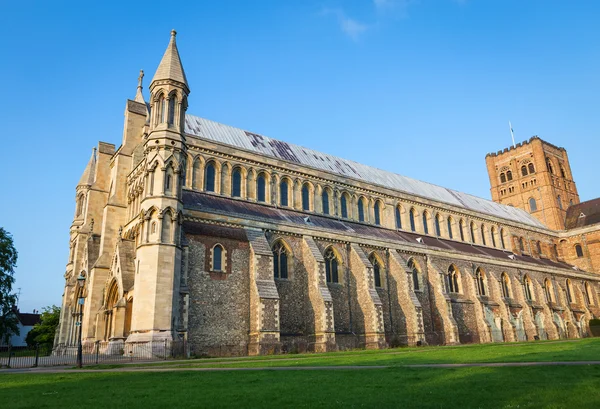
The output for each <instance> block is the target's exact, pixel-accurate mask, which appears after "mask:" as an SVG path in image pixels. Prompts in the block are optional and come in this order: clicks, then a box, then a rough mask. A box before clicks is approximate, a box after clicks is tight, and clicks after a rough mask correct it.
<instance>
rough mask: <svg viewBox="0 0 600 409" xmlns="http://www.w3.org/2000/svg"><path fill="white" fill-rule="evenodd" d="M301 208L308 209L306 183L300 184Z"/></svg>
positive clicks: (308, 193)
mask: <svg viewBox="0 0 600 409" xmlns="http://www.w3.org/2000/svg"><path fill="white" fill-rule="evenodd" d="M302 210H305V211H309V210H310V190H309V188H308V184H306V183H305V184H304V185H302Z"/></svg>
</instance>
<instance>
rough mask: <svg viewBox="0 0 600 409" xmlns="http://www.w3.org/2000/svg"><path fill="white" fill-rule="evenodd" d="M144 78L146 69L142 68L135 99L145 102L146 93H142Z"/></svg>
mask: <svg viewBox="0 0 600 409" xmlns="http://www.w3.org/2000/svg"><path fill="white" fill-rule="evenodd" d="M143 79H144V70H140V76H139V77H138V86H137V92H136V94H135V99H134V101H135V102H140V103H142V104H145V103H146V101H144V94H142V80H143Z"/></svg>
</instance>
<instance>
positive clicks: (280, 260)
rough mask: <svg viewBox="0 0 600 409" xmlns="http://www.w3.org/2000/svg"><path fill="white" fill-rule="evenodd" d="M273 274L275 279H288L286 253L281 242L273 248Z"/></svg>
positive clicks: (285, 248)
mask: <svg viewBox="0 0 600 409" xmlns="http://www.w3.org/2000/svg"><path fill="white" fill-rule="evenodd" d="M273 273H274V276H275V278H283V279H287V278H288V251H287V247H286V246H285V244H283V243H282V242H281V241H278V242H277V243H275V245H274V246H273Z"/></svg>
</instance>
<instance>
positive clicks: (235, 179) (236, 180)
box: [231, 168, 242, 197]
mask: <svg viewBox="0 0 600 409" xmlns="http://www.w3.org/2000/svg"><path fill="white" fill-rule="evenodd" d="M231 196H233V197H241V196H242V171H241V170H240V169H239V168H236V169H234V171H233V174H232V175H231Z"/></svg>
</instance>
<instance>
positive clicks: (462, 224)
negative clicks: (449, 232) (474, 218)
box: [458, 219, 465, 241]
mask: <svg viewBox="0 0 600 409" xmlns="http://www.w3.org/2000/svg"><path fill="white" fill-rule="evenodd" d="M458 231H459V232H460V240H461V241H465V221H464V220H463V219H460V222H458Z"/></svg>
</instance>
